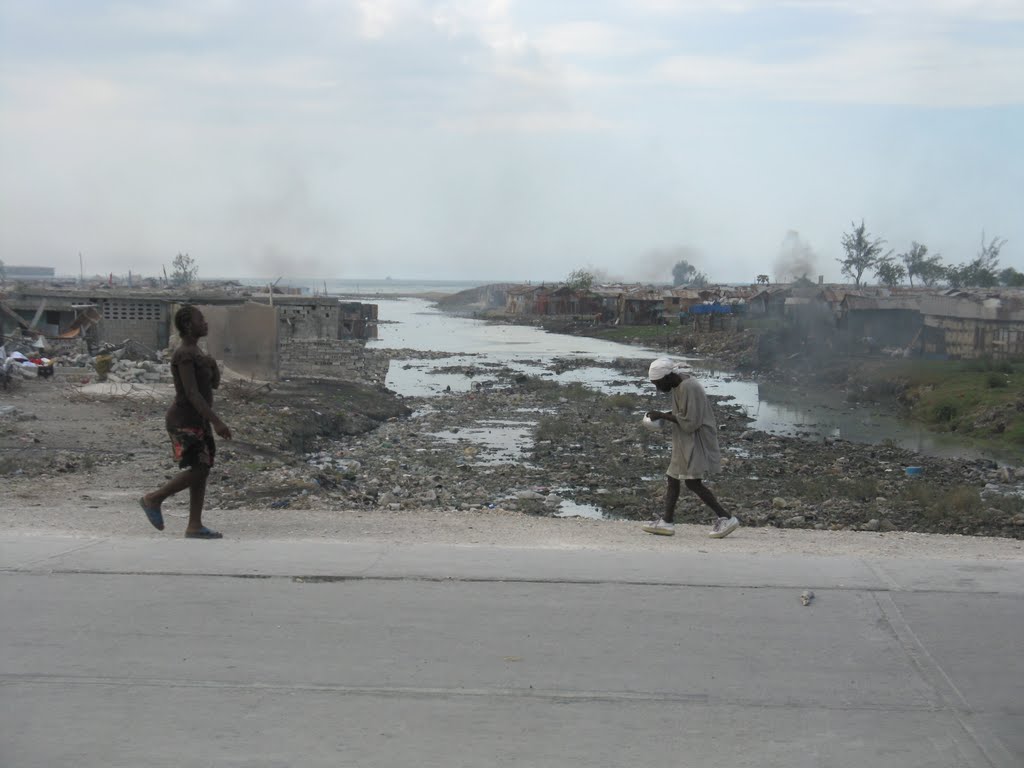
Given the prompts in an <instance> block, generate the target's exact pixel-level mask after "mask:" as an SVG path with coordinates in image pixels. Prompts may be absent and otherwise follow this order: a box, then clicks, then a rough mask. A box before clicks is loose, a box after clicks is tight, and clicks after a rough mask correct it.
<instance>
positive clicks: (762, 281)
mask: <svg viewBox="0 0 1024 768" xmlns="http://www.w3.org/2000/svg"><path fill="white" fill-rule="evenodd" d="M757 284H758V285H768V275H758V276H757Z"/></svg>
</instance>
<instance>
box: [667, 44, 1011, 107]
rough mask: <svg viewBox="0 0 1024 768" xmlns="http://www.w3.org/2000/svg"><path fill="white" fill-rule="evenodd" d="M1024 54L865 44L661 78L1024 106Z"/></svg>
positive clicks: (699, 63)
mask: <svg viewBox="0 0 1024 768" xmlns="http://www.w3.org/2000/svg"><path fill="white" fill-rule="evenodd" d="M1021 71H1024V48H1020V49H1011V48H992V47H980V46H974V45H965V44H957V43H953V42H950V41H942V40H897V41H884V40H864V39H862V40H857V41H853V42H848V43H846V44H843V45H840V46H836V47H835V48H834V49H833V50H828V51H825V52H821V53H817V54H815V55H812V56H808V57H804V58H799V59H793V60H789V61H782V60H778V59H776V60H763V59H757V58H753V57H747V58H741V57H738V56H733V57H726V56H699V55H677V56H671V57H668V58H666V59H664V60H663V61H662V62H661V63H660V64H659V65H658V66H657V67H656V69H655V77H657V78H660V79H663V80H664V81H666V82H671V83H674V84H676V85H680V86H687V87H692V88H695V89H703V90H707V91H717V92H724V93H731V94H733V95H747V96H754V97H760V98H767V99H774V100H783V101H811V102H820V103H846V104H889V105H904V106H919V107H988V106H1004V105H1020V104H1024V79H1022V78H1021V77H1020V76H1019V75H1018V73H1019V72H1021Z"/></svg>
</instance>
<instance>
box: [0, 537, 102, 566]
mask: <svg viewBox="0 0 1024 768" xmlns="http://www.w3.org/2000/svg"><path fill="white" fill-rule="evenodd" d="M107 541H109V539H93V540H92V541H87V542H86V543H85V544H80V545H78V546H77V547H70V548H68V549H62V550H61V551H60V552H53V553H52V554H49V555H46V556H44V557H40V558H37V559H35V560H30V561H29V562H27V563H25V564H24V565H21V566H18V568H16V569H14V570H22V569H29V568H32V567H33V566H36V565H39V564H40V563H45V562H46V561H48V560H53V559H55V558H58V557H66V556H67V555H71V554H74V553H75V552H81V551H82V550H85V549H90V548H92V547H96V546H99V545H100V544H104V543H106V542H107ZM3 570H7V569H6V568H5V569H3Z"/></svg>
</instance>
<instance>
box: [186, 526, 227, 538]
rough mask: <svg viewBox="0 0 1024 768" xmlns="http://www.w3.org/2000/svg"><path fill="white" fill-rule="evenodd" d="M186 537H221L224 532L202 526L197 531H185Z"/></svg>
mask: <svg viewBox="0 0 1024 768" xmlns="http://www.w3.org/2000/svg"><path fill="white" fill-rule="evenodd" d="M185 538H186V539H223V538H224V534H223V533H221V532H220V531H214V530H212V529H210V528H207V527H205V526H203V527H202V528H200V529H199V530H198V531H185Z"/></svg>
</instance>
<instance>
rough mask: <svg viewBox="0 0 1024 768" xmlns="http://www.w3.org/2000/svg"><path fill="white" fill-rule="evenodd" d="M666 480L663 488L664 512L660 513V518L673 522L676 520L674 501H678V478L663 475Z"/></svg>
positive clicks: (679, 486)
mask: <svg viewBox="0 0 1024 768" xmlns="http://www.w3.org/2000/svg"><path fill="white" fill-rule="evenodd" d="M665 479H666V480H667V481H668V483H667V486H666V488H665V512H664V514H662V516H661V519H662V520H664V521H665V522H666V523H675V521H676V502H678V501H679V491H680V488H681V485H680V483H679V479H678V478H675V477H669V476H668V475H666V476H665Z"/></svg>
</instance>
